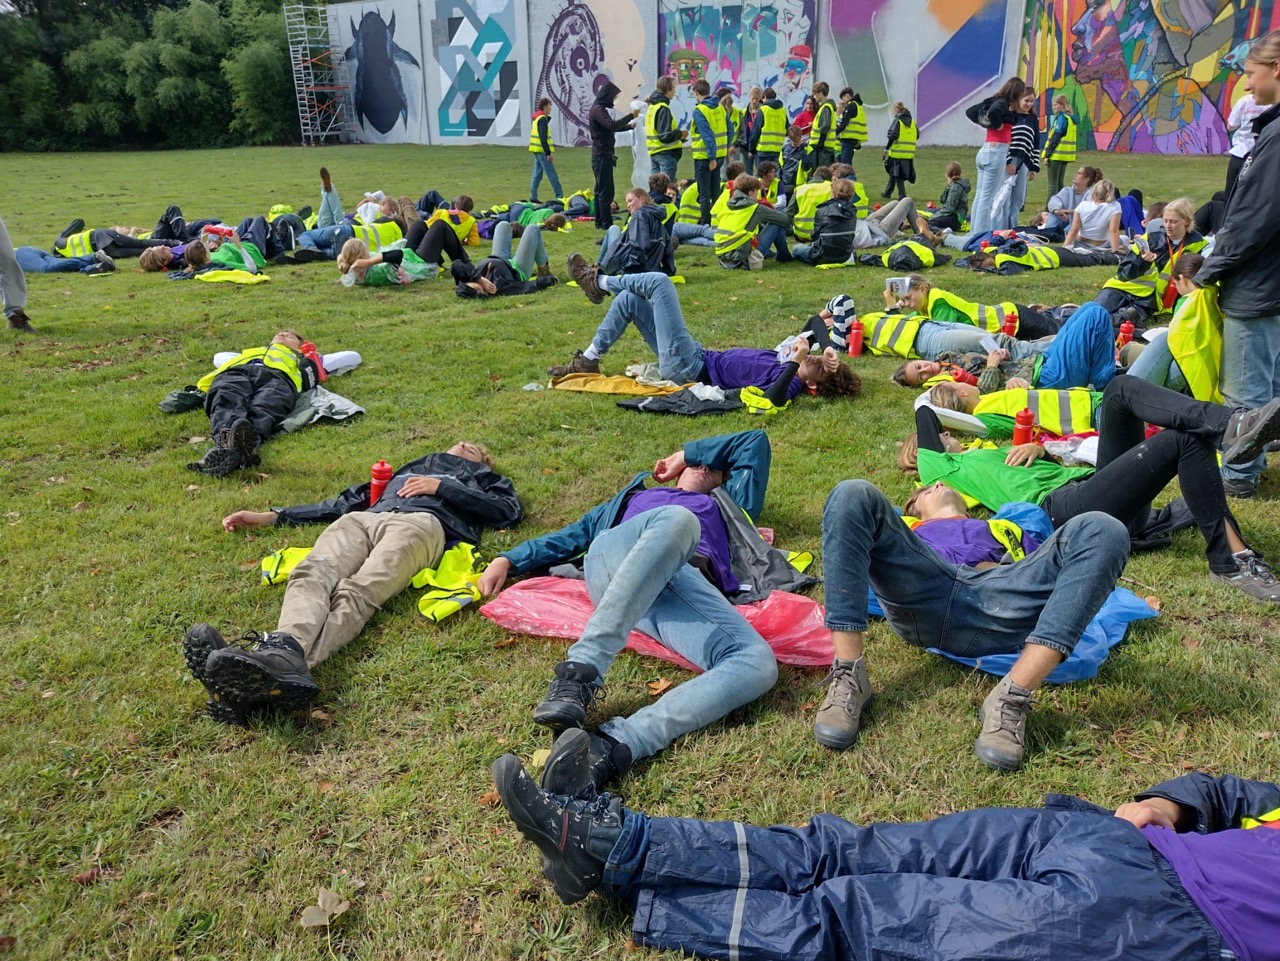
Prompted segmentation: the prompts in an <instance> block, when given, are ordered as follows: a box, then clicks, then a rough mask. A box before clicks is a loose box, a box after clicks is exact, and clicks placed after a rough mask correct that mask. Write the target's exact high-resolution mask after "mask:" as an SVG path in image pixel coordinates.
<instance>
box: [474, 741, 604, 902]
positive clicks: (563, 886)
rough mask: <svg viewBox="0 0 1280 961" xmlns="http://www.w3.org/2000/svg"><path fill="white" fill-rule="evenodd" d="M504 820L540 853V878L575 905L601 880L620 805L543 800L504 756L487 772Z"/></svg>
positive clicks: (596, 798)
mask: <svg viewBox="0 0 1280 961" xmlns="http://www.w3.org/2000/svg"><path fill="white" fill-rule="evenodd" d="M490 770H491V772H492V774H493V783H494V786H495V787H497V789H498V797H499V798H500V799H501V800H502V806H503V807H504V808H505V809H506V812H507V816H508V817H509V818H511V820H512V821H513V822H515V826H516V827H517V828H518V829H519V830H520V833H521V834H523V835H524V836H525V838H526V839H528V840H530V841H532V842H533V843H534V844H536V845H537V846H538V850H539V851H540V852H541V853H542V873H543V875H544V876H545V877H546V879H547V880H548V881H550V882H551V887H552V888H553V889H554V890H555V892H556V896H557V897H558V898H560V900H561V901H563V902H564V903H565V904H577V903H578V902H579V901H581V900H582V899H583V898H585V897H586V896H587V895H588V894H590V893H591V892H592V890H594V889H595V888H597V887H598V886H599V885H600V882H601V881H602V880H603V879H604V864H605V860H606V859H607V858H608V857H609V853H610V852H611V851H612V850H613V846H614V845H615V844H616V843H617V841H618V838H619V836H620V835H621V834H622V802H620V801H619V800H618V799H617V798H613V797H610V796H609V795H607V794H600V795H597V796H594V797H592V798H590V799H582V798H565V797H559V796H557V795H554V794H548V793H547V792H546V791H543V790H542V789H541V788H539V787H538V785H536V784H534V783H533V778H531V777H529V772H528V771H526V770H525V769H524V765H522V764H521V763H520V759H519V758H518V757H516V756H515V755H513V754H504V755H503V756H502V757H500V758H498V760H496V761H494V762H493V767H492V768H491V769H490Z"/></svg>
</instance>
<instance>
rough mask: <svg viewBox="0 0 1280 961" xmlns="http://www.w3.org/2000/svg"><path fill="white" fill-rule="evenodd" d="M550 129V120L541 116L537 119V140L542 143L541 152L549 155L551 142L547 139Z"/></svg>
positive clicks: (545, 116)
mask: <svg viewBox="0 0 1280 961" xmlns="http://www.w3.org/2000/svg"><path fill="white" fill-rule="evenodd" d="M550 127H551V118H550V117H548V116H547V115H546V114H543V115H542V116H541V117H539V118H538V139H539V140H541V141H542V152H543V153H545V154H547V155H548V156H550V155H551V141H550V139H549V138H548V137H547V133H548V131H549V128H550Z"/></svg>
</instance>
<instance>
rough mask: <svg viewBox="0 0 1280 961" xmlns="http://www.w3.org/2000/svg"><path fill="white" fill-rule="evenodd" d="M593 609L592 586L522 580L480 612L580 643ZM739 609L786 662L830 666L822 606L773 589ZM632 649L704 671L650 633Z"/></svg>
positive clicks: (516, 628) (521, 630) (635, 637)
mask: <svg viewBox="0 0 1280 961" xmlns="http://www.w3.org/2000/svg"><path fill="white" fill-rule="evenodd" d="M592 610H594V608H593V607H592V605H591V598H590V597H589V596H588V595H587V585H586V584H584V583H583V582H582V581H575V580H571V579H569V578H565V577H533V578H530V579H529V580H527V581H521V582H520V583H518V584H515V585H513V586H511V587H508V588H507V589H506V590H505V591H503V592H502V593H501V594H499V595H498V596H497V597H495V598H494V599H493V600H492V601H490V602H489V603H488V604H485V605H484V606H483V607H482V608H480V613H481V614H483V615H484V616H485V617H487V618H489V620H491V621H493V622H494V623H495V624H497V625H498V626H499V627H502V628H505V629H506V630H508V631H512V632H514V633H517V634H532V635H534V636H535V637H563V638H568V639H570V640H577V639H578V638H579V637H580V636H581V635H582V630H583V628H585V627H586V625H587V619H588V618H589V617H591V612H592ZM738 611H739V612H740V613H741V614H742V616H743V617H745V618H746V619H747V623H749V624H750V625H751V626H752V627H754V628H755V629H756V630H757V631H759V632H760V636H761V637H763V638H764V639H765V640H766V641H768V643H769V646H770V647H772V648H773V653H774V656H775V657H776V658H777V659H778V660H779V661H781V662H782V663H783V664H798V665H801V666H804V667H829V666H830V665H831V658H832V650H831V634H830V632H828V631H827V629H826V628H824V627H823V626H822V618H823V610H822V605H821V604H819V603H818V602H817V601H814V600H810V599H809V598H807V597H801V596H800V595H799V594H789V593H787V592H786V591H774V592H773V593H772V594H770V595H769V596H768V597H766V598H765V599H764V600H763V601H757V602H756V603H754V604H741V605H738ZM627 647H628V648H630V649H631V650H633V651H635V652H636V653H637V654H644V655H646V656H648V657H660V658H662V659H663V660H666V661H671V662H672V663H673V664H678V665H679V666H680V667H683V668H685V669H686V670H689V671H694V672H697V671H699V670H700V669H699V668H697V667H695V666H694V665H693V664H690V663H689V662H688V661H686V660H685V659H684V658H683V657H681V656H680V655H679V654H676V653H674V652H673V651H672V650H670V649H669V648H667V647H666V646H664V645H663V644H660V643H659V642H658V641H656V640H654V639H653V638H652V637H650V636H649V635H648V634H641V633H640V632H639V631H632V632H631V636H630V637H629V638H627Z"/></svg>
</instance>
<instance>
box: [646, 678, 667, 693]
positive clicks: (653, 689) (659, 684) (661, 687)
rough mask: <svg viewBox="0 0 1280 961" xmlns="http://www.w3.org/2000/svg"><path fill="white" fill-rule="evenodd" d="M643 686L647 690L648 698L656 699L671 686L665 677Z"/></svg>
mask: <svg viewBox="0 0 1280 961" xmlns="http://www.w3.org/2000/svg"><path fill="white" fill-rule="evenodd" d="M645 686H646V687H648V688H649V696H650V697H657V696H659V695H660V694H661V693H662V692H663V691H665V690H666V689H667V688H669V687H670V686H671V682H670V681H669V680H667V679H666V678H665V677H660V678H658V679H657V680H656V681H650V682H649V683H648V684H647V685H645Z"/></svg>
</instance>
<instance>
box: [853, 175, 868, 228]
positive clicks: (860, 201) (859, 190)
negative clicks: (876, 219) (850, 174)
mask: <svg viewBox="0 0 1280 961" xmlns="http://www.w3.org/2000/svg"><path fill="white" fill-rule="evenodd" d="M853 209H854V210H856V211H857V212H858V219H859V220H866V219H867V217H869V216H870V215H871V198H870V197H868V196H867V188H866V187H864V186H862V182H861V181H858V180H855V181H854V182H853Z"/></svg>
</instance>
